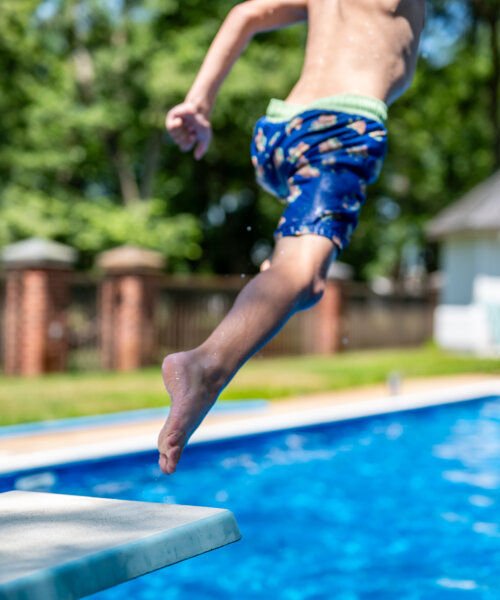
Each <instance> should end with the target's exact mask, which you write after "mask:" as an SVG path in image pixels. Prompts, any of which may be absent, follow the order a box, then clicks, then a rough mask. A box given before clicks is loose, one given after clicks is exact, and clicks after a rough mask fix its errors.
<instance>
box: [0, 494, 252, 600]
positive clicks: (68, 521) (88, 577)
mask: <svg viewBox="0 0 500 600" xmlns="http://www.w3.org/2000/svg"><path fill="white" fill-rule="evenodd" d="M240 537H241V536H240V532H239V530H238V525H237V523H236V520H235V518H234V516H233V514H232V513H231V512H230V511H228V510H224V509H217V508H204V507H198V506H179V505H174V504H157V503H151V502H131V501H126V500H109V499H104V498H87V497H83V496H67V495H62V494H45V493H39V492H21V491H12V492H4V493H3V494H0V600H21V599H22V600H49V599H50V600H71V599H73V598H81V597H83V596H87V595H89V594H93V593H95V592H98V591H99V590H103V589H105V588H108V587H111V586H114V585H117V584H119V583H122V582H124V581H128V580H129V579H133V578H134V577H138V576H140V575H144V574H146V573H150V572H151V571H155V570H156V569H161V568H162V567H166V566H168V565H172V564H174V563H176V562H179V561H181V560H185V559H187V558H192V557H193V556H197V555H198V554H202V553H204V552H208V551H209V550H215V549H216V548H220V547H221V546H225V545H226V544H230V543H231V542H236V541H238V540H239V539H240ZM166 592H168V590H166Z"/></svg>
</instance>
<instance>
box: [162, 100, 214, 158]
mask: <svg viewBox="0 0 500 600" xmlns="http://www.w3.org/2000/svg"><path fill="white" fill-rule="evenodd" d="M165 126H166V128H167V131H168V133H169V134H170V136H171V137H172V139H173V140H174V142H175V143H176V144H177V145H178V146H179V148H180V149H181V150H182V151H183V152H187V151H188V150H191V148H192V147H193V146H194V145H195V144H196V147H195V149H194V157H195V158H196V160H199V159H200V158H201V157H202V156H203V155H204V154H205V152H206V151H207V149H208V146H209V144H210V140H211V139H212V126H211V125H210V121H209V120H208V119H207V117H206V116H205V115H204V114H203V113H202V112H200V111H199V110H198V109H197V107H196V106H195V105H194V104H192V103H191V102H183V103H182V104H178V105H177V106H174V108H172V110H170V111H169V113H168V114H167V118H166V120H165Z"/></svg>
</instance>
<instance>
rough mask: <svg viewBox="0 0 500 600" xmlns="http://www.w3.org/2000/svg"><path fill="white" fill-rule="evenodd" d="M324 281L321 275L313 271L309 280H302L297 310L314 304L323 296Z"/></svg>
mask: <svg viewBox="0 0 500 600" xmlns="http://www.w3.org/2000/svg"><path fill="white" fill-rule="evenodd" d="M325 286H326V281H325V278H324V277H323V276H321V275H320V274H318V273H315V274H314V275H313V276H312V277H310V278H309V280H307V281H305V282H304V285H303V287H302V293H301V295H300V301H299V306H298V310H305V309H307V308H310V307H311V306H314V305H315V304H316V303H317V302H319V301H320V300H321V298H322V297H323V293H324V291H325Z"/></svg>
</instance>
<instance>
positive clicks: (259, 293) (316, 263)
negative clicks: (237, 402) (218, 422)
mask: <svg viewBox="0 0 500 600" xmlns="http://www.w3.org/2000/svg"><path fill="white" fill-rule="evenodd" d="M334 249H335V246H334V245H333V243H332V242H331V241H330V240H329V239H328V238H326V237H322V236H319V235H302V236H298V237H283V238H281V239H280V240H279V241H278V242H277V244H276V248H275V250H274V254H273V259H272V263H271V266H270V267H269V268H268V269H267V270H265V271H262V272H261V273H259V274H258V275H256V276H255V277H254V278H253V279H252V280H251V281H250V282H249V283H248V284H247V285H246V286H245V287H244V288H243V290H242V291H241V292H240V294H239V295H238V297H237V299H236V301H235V303H234V305H233V307H232V308H231V310H230V311H229V313H228V314H227V316H226V317H225V318H224V319H223V321H222V322H221V323H220V325H219V326H218V327H217V328H216V329H215V330H214V332H213V333H212V334H211V335H210V337H209V338H208V339H207V340H206V341H205V342H204V343H203V344H201V346H198V347H197V348H195V349H194V350H190V351H187V352H179V353H177V354H171V355H169V356H167V357H166V358H165V360H164V361H163V367H162V372H163V380H164V383H165V387H166V388H167V391H168V393H169V395H170V398H171V408H170V415H169V417H168V419H167V421H166V423H165V425H164V426H163V429H162V431H161V432H160V436H159V439H158V448H159V450H160V467H161V469H162V471H163V472H164V473H173V472H174V471H175V469H176V466H177V463H178V462H179V459H180V456H181V453H182V450H183V448H184V446H185V444H186V442H187V441H188V439H189V437H190V436H191V434H192V433H193V432H194V431H195V429H196V428H197V427H198V425H199V424H200V423H201V421H202V420H203V417H204V416H205V415H206V413H207V412H208V411H209V410H210V408H211V407H212V405H213V404H214V402H215V401H216V400H217V397H218V395H219V394H220V392H221V391H222V390H223V388H224V387H225V386H226V385H227V384H228V383H229V381H230V380H231V378H232V377H233V375H234V374H235V373H236V371H237V370H238V369H239V368H240V367H241V366H242V365H243V364H244V363H245V362H246V361H247V360H248V359H249V358H250V357H251V356H252V355H253V354H254V353H255V352H256V351H257V350H258V349H259V348H261V347H262V346H263V345H264V344H265V343H266V342H267V341H268V340H269V339H271V338H272V337H273V336H274V335H275V334H276V333H277V332H278V331H279V329H280V328H281V327H282V326H283V325H284V324H285V322H286V321H287V320H288V319H289V318H290V317H291V316H292V315H293V314H294V313H295V312H297V311H298V310H303V309H305V308H309V307H310V306H312V305H313V304H314V303H315V302H317V301H318V300H319V299H320V297H321V295H322V293H323V289H324V285H325V279H326V272H327V270H328V265H329V264H330V259H331V256H332V253H333V251H334Z"/></svg>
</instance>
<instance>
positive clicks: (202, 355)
mask: <svg viewBox="0 0 500 600" xmlns="http://www.w3.org/2000/svg"><path fill="white" fill-rule="evenodd" d="M188 354H189V355H190V356H189V359H190V360H192V361H194V363H195V364H197V365H198V366H199V368H200V375H201V381H202V384H203V385H204V386H205V388H206V389H207V390H208V391H209V393H210V394H215V395H217V396H218V395H219V393H220V392H221V391H222V389H223V388H224V387H225V386H226V384H227V382H228V380H229V377H230V376H229V374H228V373H227V369H226V368H225V365H224V363H223V361H222V357H221V355H220V354H219V353H218V352H216V351H213V350H210V349H208V348H205V347H204V345H201V346H198V348H195V349H194V350H190V351H189V352H188Z"/></svg>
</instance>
